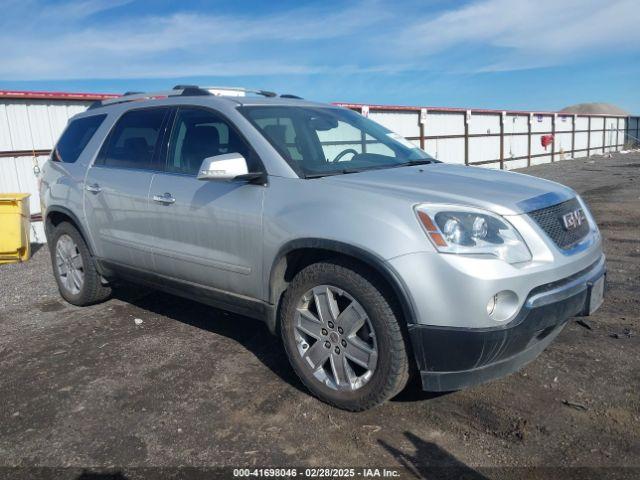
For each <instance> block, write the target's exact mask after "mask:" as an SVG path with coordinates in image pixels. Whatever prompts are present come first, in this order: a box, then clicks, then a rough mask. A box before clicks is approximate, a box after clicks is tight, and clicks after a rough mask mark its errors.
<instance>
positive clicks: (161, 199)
mask: <svg viewBox="0 0 640 480" xmlns="http://www.w3.org/2000/svg"><path fill="white" fill-rule="evenodd" d="M153 201H154V202H158V203H163V204H165V205H171V204H172V203H176V199H175V198H173V196H172V195H171V194H170V193H169V192H167V193H165V194H164V195H154V196H153Z"/></svg>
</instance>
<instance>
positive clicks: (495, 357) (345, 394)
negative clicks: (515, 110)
mask: <svg viewBox="0 0 640 480" xmlns="http://www.w3.org/2000/svg"><path fill="white" fill-rule="evenodd" d="M242 93H246V95H244V96H231V95H228V96H220V95H214V94H212V93H211V90H210V89H205V88H200V87H194V86H178V87H176V88H175V89H174V90H171V91H168V92H160V93H153V94H126V95H124V96H122V97H120V98H117V99H114V100H108V101H103V102H101V103H98V104H95V105H93V106H92V107H91V108H89V109H88V110H87V111H86V112H84V113H81V114H79V115H77V116H75V117H74V118H73V119H71V121H70V122H69V125H68V127H67V129H66V130H65V132H64V133H63V134H62V136H61V138H60V140H59V141H58V144H57V146H56V147H55V149H54V151H53V152H52V155H51V159H50V161H48V162H47V163H46V165H45V166H44V168H43V171H42V181H41V198H42V203H43V205H42V208H43V210H42V211H43V215H44V218H45V221H46V232H47V239H48V242H49V246H50V251H51V256H52V261H53V269H54V273H55V278H56V281H57V282H58V286H59V288H60V293H61V295H62V296H63V297H64V298H65V299H66V300H67V301H69V302H70V303H72V304H74V305H89V304H93V303H96V302H100V301H102V300H105V299H106V298H107V297H108V296H109V294H110V292H111V286H112V285H113V284H114V283H115V282H117V281H118V280H125V281H132V282H137V283H142V284H145V285H149V286H152V287H155V288H158V289H161V290H164V291H167V292H170V293H172V294H176V295H181V296H185V297H189V298H192V299H194V300H197V301H200V302H205V303H208V304H211V305H213V306H216V307H219V308H222V309H226V310H231V311H234V312H238V313H241V314H244V315H246V316H250V317H255V318H259V319H262V320H264V321H265V322H266V324H267V325H268V327H269V329H270V330H271V331H272V332H273V333H276V334H277V335H280V336H281V338H282V341H283V344H284V348H285V350H286V352H287V355H288V357H289V360H290V361H291V364H292V366H293V368H294V370H295V371H296V373H297V374H298V376H299V377H300V379H301V380H302V382H303V383H304V384H305V385H306V386H307V387H308V388H309V390H311V391H312V392H313V393H314V394H315V395H317V396H318V397H319V398H320V399H322V400H324V401H326V402H329V403H331V404H333V405H335V406H338V407H340V408H344V409H347V410H364V409H367V408H370V407H373V406H375V405H377V404H379V403H381V402H383V401H385V400H387V399H389V398H391V397H393V396H394V395H396V394H397V393H398V392H400V391H401V390H402V389H403V388H404V386H405V385H406V383H407V381H408V378H409V373H410V371H412V370H416V371H417V372H419V376H420V378H421V381H422V386H423V388H424V389H425V390H428V391H451V390H455V389H460V388H463V387H468V386H471V385H476V384H478V383H481V382H484V381H486V380H490V379H493V378H497V377H501V376H504V375H506V374H508V373H510V372H513V371H515V370H517V369H519V368H520V367H522V366H523V365H525V364H526V363H527V362H529V361H531V360H532V359H534V358H535V357H536V356H537V355H538V354H539V353H540V352H541V351H542V350H543V349H544V348H545V347H546V346H547V345H548V344H549V343H550V342H551V341H552V340H553V339H554V338H555V337H556V336H557V335H558V333H559V332H560V331H561V330H562V328H563V326H564V325H565V324H566V322H567V319H568V318H570V317H572V316H576V315H588V314H590V313H591V312H593V311H594V310H595V309H596V308H598V307H599V306H600V304H601V302H602V298H603V293H604V282H605V275H606V270H605V259H604V255H603V253H602V247H601V237H600V233H599V231H598V228H597V226H596V224H595V222H594V219H593V217H592V216H591V214H590V213H589V210H588V208H587V206H586V204H585V203H584V201H583V200H582V199H581V198H580V197H579V196H578V195H577V194H576V193H575V192H574V191H573V190H571V189H569V188H567V187H564V186H562V185H559V184H557V183H553V182H549V181H545V180H541V179H538V178H534V177H530V176H527V175H522V174H518V173H509V172H503V171H495V170H488V169H483V168H473V167H465V166H455V165H447V164H444V163H440V162H438V161H436V160H434V159H433V158H431V157H430V156H429V155H427V154H426V153H425V152H424V151H422V150H420V149H419V148H416V146H415V145H413V144H412V143H410V142H407V141H406V140H404V139H403V138H402V137H400V136H399V135H397V134H395V133H393V132H390V131H389V130H387V129H386V128H384V127H382V126H380V125H379V124H377V123H375V122H373V121H371V120H369V119H367V118H365V117H363V116H361V115H360V114H358V113H356V112H353V111H350V110H347V109H343V108H338V107H334V106H330V105H324V104H318V103H312V102H307V101H304V100H302V99H299V98H297V97H293V96H290V95H282V96H277V95H275V94H272V93H270V92H263V91H258V92H256V93H258V94H260V95H250V94H249V93H248V92H242ZM416 367H417V368H416Z"/></svg>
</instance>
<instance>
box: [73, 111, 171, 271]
mask: <svg viewBox="0 0 640 480" xmlns="http://www.w3.org/2000/svg"><path fill="white" fill-rule="evenodd" d="M169 111H170V110H169V108H167V107H155V108H142V109H137V110H129V111H127V112H126V113H124V114H123V115H122V116H121V117H120V119H119V120H118V121H117V122H116V124H115V126H114V127H113V129H112V130H111V133H110V134H109V136H108V138H107V140H106V141H105V143H104V145H103V147H102V149H101V152H100V154H99V156H98V158H97V159H96V161H95V163H94V165H93V166H92V167H91V168H90V169H89V171H88V173H87V177H86V180H85V192H84V208H85V215H86V219H87V223H88V225H89V229H90V235H91V236H92V238H93V241H94V244H95V245H96V254H97V255H98V256H99V257H100V258H103V259H105V260H109V261H112V262H114V263H117V264H121V265H126V266H130V267H134V268H139V269H144V270H153V254H152V248H153V245H154V239H153V233H152V231H151V222H150V220H149V201H148V194H149V186H150V185H151V179H152V177H153V175H154V174H155V173H156V172H158V171H160V170H162V168H163V162H162V160H161V155H160V148H159V147H160V144H161V141H160V139H161V138H162V137H163V132H164V129H165V126H166V122H167V120H168V116H169V115H168V114H169Z"/></svg>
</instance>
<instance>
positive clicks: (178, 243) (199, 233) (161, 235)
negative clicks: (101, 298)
mask: <svg viewBox="0 0 640 480" xmlns="http://www.w3.org/2000/svg"><path fill="white" fill-rule="evenodd" d="M234 152H238V153H240V154H242V155H243V156H244V157H245V159H247V163H248V165H249V171H256V169H259V161H258V159H257V157H256V156H255V154H254V153H253V150H252V149H251V148H250V147H249V145H248V144H247V142H246V141H245V140H244V138H242V137H241V136H240V134H239V133H238V132H237V130H236V129H235V127H234V126H233V125H232V124H231V123H230V122H229V121H228V120H226V119H225V118H224V117H222V116H221V115H220V114H218V113H217V112H215V111H213V110H211V109H208V108H202V107H187V106H185V107H180V108H179V110H178V112H177V114H176V116H175V121H174V124H173V128H172V130H171V135H170V141H169V147H168V152H167V156H166V165H165V168H164V171H163V172H160V173H157V174H156V175H154V177H153V179H152V182H151V187H150V190H149V199H150V203H149V204H150V207H149V208H150V212H151V215H150V217H151V222H152V230H153V235H154V238H155V240H156V243H155V245H154V260H155V264H156V270H157V271H158V273H160V274H162V275H165V276H168V277H171V278H175V279H178V280H181V281H186V282H190V283H194V284H197V285H203V286H206V287H212V288H215V289H218V290H223V291H225V292H231V293H234V294H240V295H244V296H249V297H253V298H260V296H261V294H262V290H261V282H260V280H261V278H262V205H263V197H264V192H265V189H264V187H263V186H261V185H255V184H250V183H246V182H240V181H212V180H208V181H203V180H198V179H197V173H198V171H199V169H200V166H201V164H202V161H203V160H204V159H205V158H208V157H212V156H215V155H222V154H226V153H234Z"/></svg>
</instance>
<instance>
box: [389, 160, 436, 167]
mask: <svg viewBox="0 0 640 480" xmlns="http://www.w3.org/2000/svg"><path fill="white" fill-rule="evenodd" d="M430 163H439V162H438V161H437V160H434V159H429V158H421V159H420V160H409V161H407V162H403V163H400V164H398V165H397V166H398V167H413V166H414V165H429V164H430Z"/></svg>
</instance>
